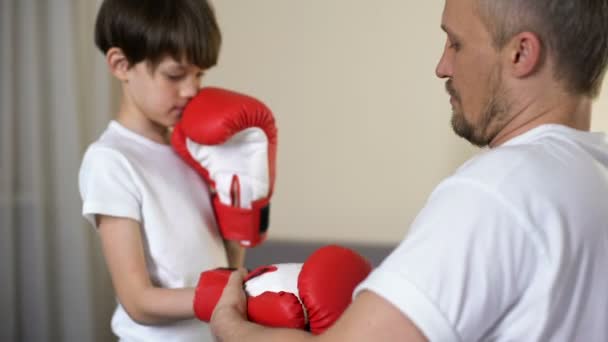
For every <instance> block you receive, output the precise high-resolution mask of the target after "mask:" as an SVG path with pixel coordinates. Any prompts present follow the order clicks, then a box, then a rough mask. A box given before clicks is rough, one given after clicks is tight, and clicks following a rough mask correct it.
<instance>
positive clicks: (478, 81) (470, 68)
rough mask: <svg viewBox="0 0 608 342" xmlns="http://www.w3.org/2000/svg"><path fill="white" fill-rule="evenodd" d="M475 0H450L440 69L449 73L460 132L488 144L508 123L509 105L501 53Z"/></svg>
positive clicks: (456, 127) (448, 86)
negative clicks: (480, 14)
mask: <svg viewBox="0 0 608 342" xmlns="http://www.w3.org/2000/svg"><path fill="white" fill-rule="evenodd" d="M475 2H476V0H446V1H445V8H444V12H443V17H442V23H441V27H442V29H443V30H444V31H445V32H446V34H447V39H446V43H445V47H444V51H443V55H442V56H441V60H440V61H439V64H438V65H437V69H436V74H437V76H438V77H440V78H447V81H446V90H447V92H448V93H449V94H450V96H451V97H450V103H451V104H452V111H453V113H452V127H453V128H454V131H455V132H456V134H457V135H459V136H461V137H463V138H465V139H467V140H468V141H470V142H471V143H472V144H475V145H477V146H486V145H488V144H489V143H490V142H491V141H492V139H493V138H494V137H495V136H496V134H498V132H499V131H500V128H502V127H503V126H504V125H505V123H506V120H507V118H506V116H507V113H508V110H509V108H508V107H509V105H508V96H507V95H508V94H507V93H506V89H505V87H504V84H503V76H502V66H501V64H500V63H501V59H500V54H499V51H497V50H496V49H495V48H494V46H493V45H492V37H491V35H490V33H489V32H488V30H487V28H486V26H485V25H484V24H483V22H482V21H481V18H480V17H479V14H478V12H477V10H476V8H475V6H476V4H475Z"/></svg>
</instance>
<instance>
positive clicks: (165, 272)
mask: <svg viewBox="0 0 608 342" xmlns="http://www.w3.org/2000/svg"><path fill="white" fill-rule="evenodd" d="M79 177H80V178H79V185H80V193H81V196H82V201H83V208H82V213H83V215H84V217H85V218H86V219H87V220H88V221H89V222H91V224H93V225H95V222H94V220H95V218H94V216H95V214H103V215H110V216H117V217H126V218H131V219H133V220H136V221H138V222H139V223H140V225H141V232H142V237H143V241H144V252H145V256H146V266H147V268H148V272H149V273H150V277H151V280H152V283H153V284H155V285H156V286H159V287H163V288H182V287H194V286H196V283H197V281H198V277H199V274H200V273H201V272H202V271H204V270H208V269H212V268H216V267H225V266H227V264H228V263H227V258H226V252H225V250H224V245H223V241H222V238H221V236H220V234H219V232H218V229H217V226H216V222H215V218H214V214H213V209H212V206H211V203H210V199H209V193H208V189H207V186H206V185H205V184H204V182H203V181H202V179H201V178H200V177H199V176H198V175H197V174H196V173H195V172H194V171H193V170H192V169H191V168H190V167H189V166H188V165H187V164H186V163H184V162H182V160H181V159H180V158H179V157H178V156H177V154H175V153H174V151H173V150H172V148H171V146H169V145H163V144H159V143H156V142H154V141H152V140H149V139H147V138H145V137H143V136H140V135H138V134H136V133H134V132H132V131H129V130H128V129H126V128H125V127H123V126H121V125H120V124H119V123H118V122H116V121H112V122H110V124H109V126H108V128H107V129H106V131H105V132H104V133H103V134H102V135H101V137H100V138H99V140H98V141H96V142H95V143H93V144H92V145H91V146H90V147H89V148H88V150H87V151H86V153H85V155H84V158H83V161H82V165H81V168H80V175H79ZM112 330H113V331H114V333H115V334H116V335H117V336H118V337H119V338H120V339H121V340H124V341H146V342H149V341H163V342H166V341H213V336H212V335H211V333H210V330H209V327H208V325H207V324H205V323H203V322H200V321H198V320H186V321H181V322H178V323H175V324H169V325H162V326H145V325H140V324H138V323H136V322H135V321H133V320H132V319H131V318H130V317H129V316H128V314H127V313H126V311H125V310H124V308H123V307H122V306H121V305H120V304H119V305H118V307H117V309H116V311H115V312H114V316H113V317H112Z"/></svg>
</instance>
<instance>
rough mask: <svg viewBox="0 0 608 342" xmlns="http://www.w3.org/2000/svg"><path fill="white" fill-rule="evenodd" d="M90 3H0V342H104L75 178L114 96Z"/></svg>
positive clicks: (107, 289) (105, 292)
mask: <svg viewBox="0 0 608 342" xmlns="http://www.w3.org/2000/svg"><path fill="white" fill-rule="evenodd" d="M97 6H98V1H96V0H86V1H81V0H72V1H70V0H45V1H40V0H0V39H1V40H0V58H1V59H0V68H1V69H0V71H1V72H0V79H1V88H0V90H1V94H0V109H1V115H2V116H1V122H0V195H1V197H0V276H1V277H2V279H1V283H0V340H1V341H108V340H111V339H112V335H111V333H110V327H109V317H110V314H111V310H112V308H113V307H114V305H115V302H114V298H113V292H112V288H111V284H110V282H109V280H108V275H107V272H106V271H105V268H104V264H103V259H102V258H101V254H100V251H99V242H98V241H97V237H96V234H95V232H94V231H93V229H92V228H91V227H88V226H86V225H85V222H84V220H83V219H82V218H81V215H80V210H81V202H80V197H79V194H78V185H77V174H78V168H79V165H80V159H81V156H82V153H83V152H84V148H86V146H87V144H88V143H90V142H91V141H92V139H94V137H96V136H97V135H98V134H99V132H100V131H101V130H102V129H103V128H104V126H105V125H106V124H107V121H108V119H109V118H110V114H111V113H112V108H113V101H112V99H113V98H115V96H113V91H112V89H113V87H112V84H111V82H110V78H109V76H108V74H107V71H106V69H105V67H104V64H103V60H102V57H101V56H100V54H99V53H98V52H96V51H95V50H94V45H93V38H92V32H93V23H94V17H95V12H96V9H97Z"/></svg>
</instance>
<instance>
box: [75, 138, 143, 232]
mask: <svg viewBox="0 0 608 342" xmlns="http://www.w3.org/2000/svg"><path fill="white" fill-rule="evenodd" d="M78 183H79V188H80V195H81V197H82V215H83V216H84V217H85V218H86V219H87V221H89V222H90V223H91V224H92V225H93V226H94V227H95V226H96V225H95V215H97V214H100V215H108V216H116V217H125V218H131V219H134V220H136V221H141V193H140V192H139V191H138V188H137V184H136V183H135V179H134V174H133V170H132V168H131V165H130V164H129V162H128V161H127V159H126V158H125V157H124V156H123V155H122V154H120V153H119V152H118V151H115V150H112V149H110V148H106V147H95V146H93V147H91V148H89V149H88V150H87V152H86V153H85V155H84V157H83V161H82V164H81V166H80V173H79V180H78Z"/></svg>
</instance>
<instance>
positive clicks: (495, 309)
mask: <svg viewBox="0 0 608 342" xmlns="http://www.w3.org/2000/svg"><path fill="white" fill-rule="evenodd" d="M528 228H529V226H528V225H527V224H526V222H524V221H523V218H522V217H520V216H518V214H517V212H516V211H515V209H514V208H513V207H512V206H510V205H509V203H507V202H506V201H504V200H503V199H502V198H501V196H500V194H497V193H494V192H492V191H490V190H489V189H485V188H484V187H483V186H482V185H480V184H477V183H475V182H472V181H467V180H463V181H461V180H453V179H452V180H450V181H446V182H444V183H443V184H441V185H440V186H439V187H438V188H437V189H436V190H435V191H434V192H433V194H432V195H431V197H430V198H429V201H428V202H427V204H426V206H425V208H424V209H423V210H422V211H421V212H420V214H419V215H418V217H417V218H416V220H415V221H414V223H413V224H412V227H411V229H410V233H409V235H408V237H407V238H406V239H405V240H404V241H403V242H402V243H401V244H400V245H399V246H398V247H397V248H396V249H395V250H394V251H393V252H392V253H391V255H389V256H388V257H387V259H386V260H385V261H384V262H383V263H382V264H381V265H380V266H379V267H378V268H377V269H376V270H374V271H373V272H372V273H371V274H370V276H369V277H368V278H367V279H366V280H365V281H363V282H362V283H361V284H360V285H359V286H358V288H357V289H356V291H355V294H354V295H355V296H356V295H357V293H359V292H361V291H363V290H369V291H372V292H374V293H376V294H378V295H379V296H381V297H383V298H384V299H386V300H387V301H388V302H390V303H392V304H393V305H394V306H395V307H397V308H398V309H399V310H400V311H401V312H402V313H404V314H405V315H406V316H407V317H408V318H409V319H410V320H412V322H414V324H415V325H416V326H417V327H418V328H419V329H420V330H421V331H422V332H423V333H424V334H425V335H426V337H427V338H428V339H429V340H430V341H477V340H480V339H482V338H483V337H484V333H485V332H487V331H488V330H490V328H491V327H492V326H493V325H494V324H495V323H497V321H498V320H499V319H500V318H501V315H503V314H506V313H507V312H508V310H509V308H510V307H511V306H512V305H513V304H514V303H515V302H516V301H517V299H518V298H519V297H520V296H521V294H522V292H523V291H524V289H525V288H526V286H527V284H528V283H529V281H530V279H531V278H532V276H533V274H534V271H535V267H536V260H537V254H538V250H537V249H536V248H535V246H536V245H537V244H536V243H535V242H534V240H533V239H532V238H531V237H530V235H531V234H530V229H528Z"/></svg>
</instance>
